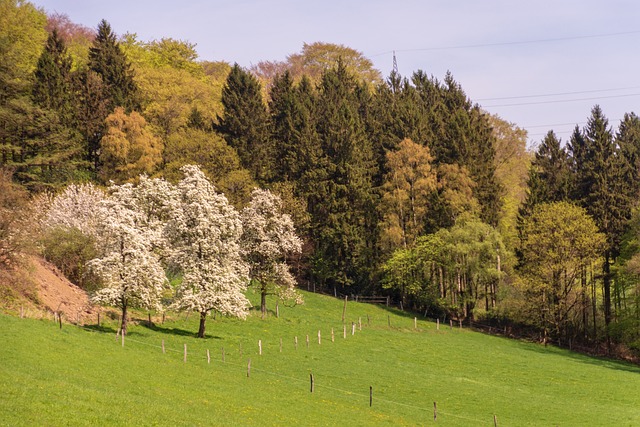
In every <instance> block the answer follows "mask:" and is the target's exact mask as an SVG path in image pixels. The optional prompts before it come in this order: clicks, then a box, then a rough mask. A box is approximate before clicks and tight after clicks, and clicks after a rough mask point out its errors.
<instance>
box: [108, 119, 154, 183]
mask: <svg viewBox="0 0 640 427" xmlns="http://www.w3.org/2000/svg"><path fill="white" fill-rule="evenodd" d="M106 125H107V131H106V133H105V135H104V136H103V137H102V140H101V141H100V162H101V170H100V177H101V178H102V180H103V181H105V182H109V181H111V180H113V181H114V182H115V181H117V182H124V181H129V180H132V179H134V178H136V177H137V176H138V175H140V174H142V173H146V174H151V173H153V172H154V171H155V169H156V167H157V165H158V164H159V163H160V162H161V161H162V142H161V141H160V140H158V138H156V137H155V136H154V135H153V133H152V132H151V131H150V130H148V129H147V127H146V121H145V119H144V117H142V116H141V115H140V114H138V113H136V112H135V111H133V112H132V113H131V114H126V113H125V111H124V109H123V108H120V107H118V108H116V110H115V111H114V112H113V113H112V114H110V115H109V116H108V117H107V121H106Z"/></svg>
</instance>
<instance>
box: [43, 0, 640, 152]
mask: <svg viewBox="0 0 640 427" xmlns="http://www.w3.org/2000/svg"><path fill="white" fill-rule="evenodd" d="M33 3H35V4H36V5H38V6H41V7H43V8H44V9H45V10H47V11H50V12H54V11H56V12H59V13H65V14H67V15H69V17H70V18H71V20H72V21H74V22H76V23H79V24H83V25H86V26H89V27H93V28H95V27H96V26H97V24H98V22H99V21H100V20H101V19H106V20H107V21H108V22H109V23H110V24H111V26H112V28H113V30H114V31H115V32H116V33H117V34H118V35H121V34H124V33H126V32H131V33H137V34H138V37H139V39H141V40H152V39H159V38H162V37H172V38H175V39H182V40H188V41H190V42H192V43H195V44H196V45H197V51H198V53H199V55H200V58H201V59H206V60H224V61H228V62H230V63H233V62H238V63H239V64H240V65H242V66H250V65H251V64H255V63H257V62H259V61H261V60H283V59H285V57H286V56H287V55H288V54H291V53H294V52H298V51H300V49H301V48H302V44H303V43H304V42H306V43H312V42H315V41H322V42H330V43H339V44H344V45H346V46H349V47H352V48H354V49H357V50H359V51H361V52H363V53H364V55H365V56H367V57H368V58H370V59H371V60H372V61H373V62H374V65H375V66H376V68H378V69H379V70H380V71H381V72H382V74H383V75H384V76H387V75H388V74H389V72H390V71H391V67H392V53H391V52H392V51H394V50H395V51H396V57H397V61H398V68H399V71H400V73H401V74H403V75H405V76H409V75H410V74H411V73H412V72H413V71H415V70H418V69H422V70H424V71H425V72H427V73H428V74H433V75H434V76H436V77H438V78H442V77H443V76H444V74H445V72H446V71H447V70H450V71H451V72H452V73H453V75H454V77H455V79H456V80H457V81H458V82H460V84H461V85H462V87H463V88H464V90H465V91H466V93H467V95H468V96H469V97H470V98H471V99H472V100H474V101H477V102H478V103H480V104H481V105H482V106H483V107H484V108H485V109H486V110H487V111H489V112H491V113H495V114H498V115H500V116H501V117H502V118H504V119H505V120H508V121H510V122H513V123H516V124H517V125H518V126H520V127H524V128H526V129H528V130H529V135H530V141H533V142H538V141H539V140H540V139H541V138H542V137H543V134H544V133H546V131H547V130H549V129H554V130H555V131H556V133H557V134H558V135H559V136H560V137H562V139H563V140H564V141H566V139H567V138H568V136H569V134H570V132H571V130H572V129H573V127H574V126H575V125H576V124H579V125H580V126H582V125H583V124H584V122H585V121H586V120H587V118H588V116H589V114H590V110H591V108H592V107H593V105H594V104H596V103H598V104H600V105H601V107H602V109H603V111H604V113H605V115H606V116H607V117H608V118H609V120H610V123H611V125H613V127H614V129H615V128H617V125H618V123H619V119H621V118H622V117H623V115H624V113H625V112H631V111H634V112H636V113H637V114H640V108H639V107H640V2H637V1H634V0H611V1H604V0H602V1H595V0H540V1H516V0H486V1H482V0H475V1H473V0H466V1H454V0H430V1H419V0H396V1H391V0H323V1H314V2H309V1H300V0H299V1H295V0H274V1H259V0H236V1H232V0H213V1H205V0H194V1H188V0H182V1H171V0H128V1H125V0H110V1H104V0H33ZM531 41H535V42H532V43H528V42H531ZM464 46H467V47H464ZM469 46H473V47H469ZM551 94H564V95H554V96H542V97H531V95H551ZM512 97H513V98H512ZM495 98H512V99H495ZM512 104H518V105H512ZM522 104H527V105H522Z"/></svg>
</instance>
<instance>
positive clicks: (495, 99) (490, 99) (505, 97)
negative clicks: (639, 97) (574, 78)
mask: <svg viewBox="0 0 640 427" xmlns="http://www.w3.org/2000/svg"><path fill="white" fill-rule="evenodd" d="M639 88H640V86H630V87H620V88H613V89H594V90H580V91H575V92H557V93H545V94H541V95H520V96H503V97H497V98H479V99H476V101H499V100H503V99H520V98H543V97H547V96H562V95H579V94H582V93H598V92H612V91H616V90H630V89H639Z"/></svg>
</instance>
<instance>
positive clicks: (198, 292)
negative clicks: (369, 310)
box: [166, 165, 250, 337]
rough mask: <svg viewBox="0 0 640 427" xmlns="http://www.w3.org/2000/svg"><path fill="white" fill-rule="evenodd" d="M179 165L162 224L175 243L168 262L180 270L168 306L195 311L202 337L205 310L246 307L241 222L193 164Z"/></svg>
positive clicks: (240, 311)
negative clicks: (172, 196) (170, 211)
mask: <svg viewBox="0 0 640 427" xmlns="http://www.w3.org/2000/svg"><path fill="white" fill-rule="evenodd" d="M181 170H182V172H183V173H184V175H185V176H184V178H183V179H182V180H181V181H180V182H179V183H178V185H177V191H178V196H177V199H176V200H175V206H174V209H173V217H172V219H171V220H170V221H169V223H168V224H167V228H166V232H167V235H168V237H169V240H170V241H171V243H172V244H173V246H174V253H173V261H174V262H175V263H176V264H177V265H179V266H180V268H181V270H182V273H183V277H182V283H181V284H180V286H179V287H178V289H177V293H176V298H175V301H174V304H173V308H175V309H179V310H190V311H196V312H198V313H200V329H199V331H198V336H199V337H204V333H205V321H206V317H207V313H208V312H209V311H210V310H216V311H219V312H220V313H222V314H224V315H231V316H237V317H241V318H244V317H246V315H247V311H248V308H249V307H250V303H249V300H247V298H246V297H245V296H244V291H245V290H246V287H247V283H248V266H247V264H246V262H245V261H244V260H243V259H242V256H241V253H240V238H241V236H242V222H241V220H240V215H239V213H238V212H237V211H236V210H235V208H234V207H233V206H232V205H230V204H229V203H228V201H227V198H226V197H225V196H224V195H223V194H220V193H217V192H216V190H215V187H214V186H213V185H212V184H211V182H209V180H208V179H207V178H206V176H205V175H204V173H202V171H201V170H200V169H199V168H198V167H197V166H192V165H187V166H183V167H182V168H181Z"/></svg>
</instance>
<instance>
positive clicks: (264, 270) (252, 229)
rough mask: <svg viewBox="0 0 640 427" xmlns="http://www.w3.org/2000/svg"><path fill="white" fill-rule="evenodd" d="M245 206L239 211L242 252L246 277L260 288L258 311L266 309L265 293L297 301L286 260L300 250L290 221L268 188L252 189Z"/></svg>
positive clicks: (299, 242) (280, 202) (280, 203)
mask: <svg viewBox="0 0 640 427" xmlns="http://www.w3.org/2000/svg"><path fill="white" fill-rule="evenodd" d="M251 196H252V197H251V202H250V203H249V206H247V207H245V208H244V209H243V210H242V228H243V234H242V253H243V256H244V258H245V260H246V261H247V263H248V264H249V277H250V278H251V280H252V282H253V283H255V284H256V285H257V286H258V288H259V289H260V296H261V298H260V311H261V312H262V316H263V317H264V315H265V314H266V312H267V298H266V297H267V294H269V293H273V292H275V293H276V294H277V295H278V296H279V298H281V299H284V300H293V301H300V300H301V296H300V295H299V294H298V293H297V292H295V289H294V288H295V285H296V281H295V279H294V277H293V276H292V275H291V273H290V272H289V266H288V265H287V263H286V259H287V257H288V256H290V255H294V254H297V253H300V252H301V250H302V241H301V240H300V239H299V238H298V236H297V235H296V232H295V229H294V227H293V221H292V220H291V217H289V215H287V214H284V213H283V212H282V201H281V200H280V198H279V197H278V196H276V195H274V194H273V193H271V192H270V191H269V190H260V189H255V190H253V193H252V195H251Z"/></svg>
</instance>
